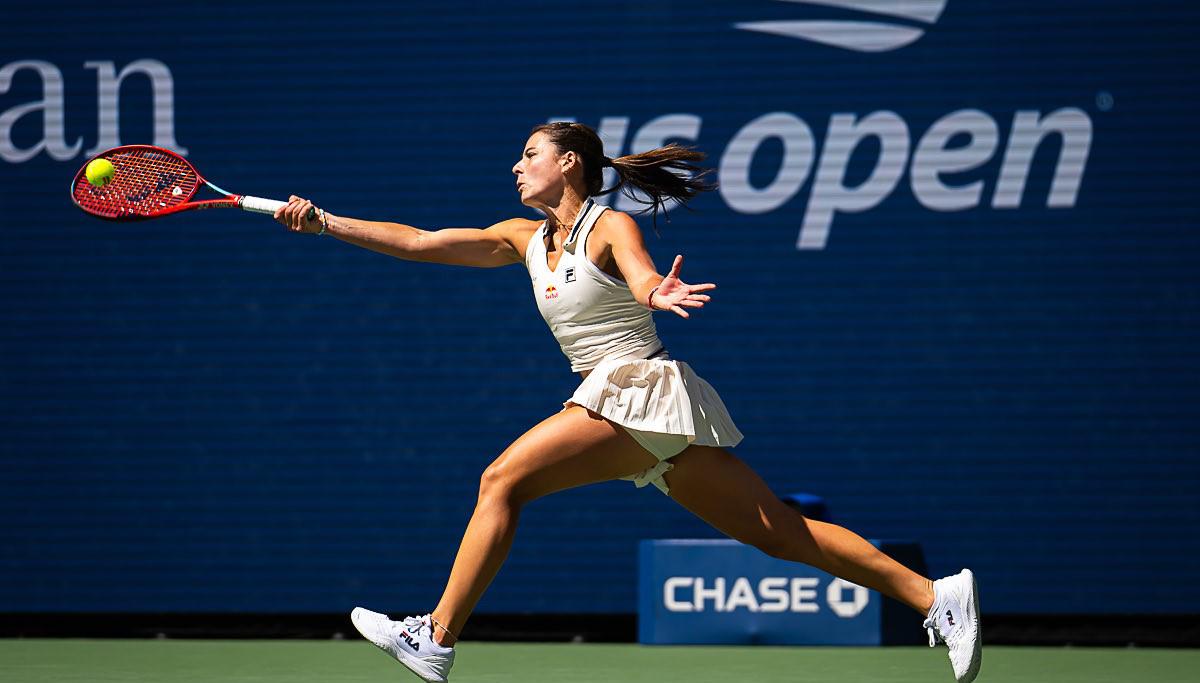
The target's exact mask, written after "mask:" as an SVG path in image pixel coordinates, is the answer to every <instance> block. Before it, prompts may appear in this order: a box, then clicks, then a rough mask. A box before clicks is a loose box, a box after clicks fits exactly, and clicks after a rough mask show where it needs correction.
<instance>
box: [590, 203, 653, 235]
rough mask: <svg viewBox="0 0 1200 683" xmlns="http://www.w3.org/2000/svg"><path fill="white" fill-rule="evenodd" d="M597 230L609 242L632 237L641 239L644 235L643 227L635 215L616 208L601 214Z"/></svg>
mask: <svg viewBox="0 0 1200 683" xmlns="http://www.w3.org/2000/svg"><path fill="white" fill-rule="evenodd" d="M595 231H596V234H597V235H598V236H599V237H600V238H601V239H602V240H604V241H605V242H609V243H611V242H614V241H616V240H620V239H624V238H630V237H636V238H638V239H640V238H641V235H642V229H641V228H640V227H638V224H637V221H635V220H634V219H633V216H630V215H629V214H627V213H625V212H624V211H617V210H616V209H609V210H608V211H605V212H604V213H602V214H600V218H599V220H597V221H596V227H595Z"/></svg>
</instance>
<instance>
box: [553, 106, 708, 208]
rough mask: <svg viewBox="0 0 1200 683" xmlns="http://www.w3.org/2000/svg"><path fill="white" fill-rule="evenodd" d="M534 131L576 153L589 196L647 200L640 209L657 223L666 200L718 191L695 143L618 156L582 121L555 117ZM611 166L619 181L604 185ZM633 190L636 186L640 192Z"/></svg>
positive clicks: (567, 150)
mask: <svg viewBox="0 0 1200 683" xmlns="http://www.w3.org/2000/svg"><path fill="white" fill-rule="evenodd" d="M533 132H534V133H544V134H545V135H546V137H548V138H550V141H551V142H553V143H554V145H555V146H556V147H558V149H559V151H560V152H575V153H576V154H578V155H579V158H580V161H581V162H582V163H583V183H584V188H585V190H586V191H587V194H588V196H589V197H596V196H600V195H605V194H608V193H610V192H615V191H617V190H621V192H622V193H623V194H624V195H625V196H627V197H629V198H630V199H632V200H634V201H636V202H639V203H641V204H645V205H646V208H645V209H643V210H642V211H641V212H642V213H644V212H646V211H651V212H653V216H654V220H655V222H656V223H657V220H658V212H659V211H665V210H666V205H667V201H668V200H671V199H674V200H676V201H678V202H679V203H681V204H684V205H686V204H687V202H688V200H690V199H691V198H692V197H695V196H696V195H698V194H700V193H701V192H707V191H709V190H713V189H716V184H715V183H712V182H709V180H708V179H707V177H708V175H709V174H710V173H711V172H712V170H711V169H704V168H701V167H700V166H697V165H696V163H698V162H700V161H704V157H705V155H704V153H703V152H701V151H699V150H697V149H695V148H694V147H684V146H682V145H677V144H675V143H673V142H672V143H671V144H669V145H665V146H663V147H658V148H656V149H652V150H649V151H646V152H641V153H638V154H627V155H625V156H623V157H617V158H616V159H609V158H608V157H606V156H604V143H603V142H601V141H600V136H599V135H597V134H596V131H594V130H592V129H591V128H590V127H588V126H585V125H584V124H582V123H570V122H566V121H557V122H554V123H543V124H542V125H540V126H534V128H533ZM609 166H611V167H612V168H614V169H616V171H617V178H618V180H617V184H616V185H613V186H612V187H610V188H608V189H607V190H605V189H603V187H604V169H605V168H606V167H609ZM634 190H640V191H641V192H642V193H643V194H642V195H638V194H636V193H635V192H634Z"/></svg>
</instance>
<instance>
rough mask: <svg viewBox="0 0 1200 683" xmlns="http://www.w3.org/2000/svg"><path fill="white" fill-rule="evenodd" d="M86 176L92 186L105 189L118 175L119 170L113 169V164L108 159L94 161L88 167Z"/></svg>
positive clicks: (85, 172)
mask: <svg viewBox="0 0 1200 683" xmlns="http://www.w3.org/2000/svg"><path fill="white" fill-rule="evenodd" d="M84 174H85V175H87V179H88V182H89V183H91V184H92V185H95V186H96V187H104V186H105V185H107V184H108V183H109V181H111V180H112V179H113V176H114V175H116V174H117V169H115V168H113V165H112V162H111V161H109V160H108V159H93V160H92V162H91V163H89V164H88V165H87V170H85V171H84Z"/></svg>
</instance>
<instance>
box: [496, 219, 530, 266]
mask: <svg viewBox="0 0 1200 683" xmlns="http://www.w3.org/2000/svg"><path fill="white" fill-rule="evenodd" d="M541 225H542V221H535V220H531V219H529V218H509V219H508V220H503V221H500V222H499V223H496V224H494V225H492V226H491V227H490V228H488V229H487V230H488V232H493V233H495V234H498V235H499V236H500V238H501V239H503V240H504V241H505V242H507V243H508V244H509V245H510V246H511V247H512V250H513V252H514V255H515V257H523V256H524V254H525V252H526V251H527V250H528V249H529V241H530V240H531V239H533V235H534V233H535V232H536V231H537V229H538V228H539V227H541Z"/></svg>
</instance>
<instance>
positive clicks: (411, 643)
mask: <svg viewBox="0 0 1200 683" xmlns="http://www.w3.org/2000/svg"><path fill="white" fill-rule="evenodd" d="M400 638H402V639H403V640H404V642H406V643H408V646H409V647H411V648H412V649H413V652H420V651H421V644H420V643H418V642H417V641H416V640H414V639H413V637H412V636H410V635H408V631H401V632H400Z"/></svg>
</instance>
